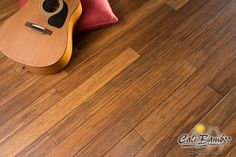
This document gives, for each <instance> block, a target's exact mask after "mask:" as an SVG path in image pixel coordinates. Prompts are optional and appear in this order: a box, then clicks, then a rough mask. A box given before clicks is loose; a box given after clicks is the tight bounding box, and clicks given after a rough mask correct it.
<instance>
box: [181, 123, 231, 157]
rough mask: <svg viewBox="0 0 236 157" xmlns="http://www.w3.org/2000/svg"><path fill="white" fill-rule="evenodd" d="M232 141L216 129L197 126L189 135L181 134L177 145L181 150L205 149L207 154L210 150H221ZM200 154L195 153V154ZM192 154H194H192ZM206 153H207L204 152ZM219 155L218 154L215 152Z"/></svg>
mask: <svg viewBox="0 0 236 157" xmlns="http://www.w3.org/2000/svg"><path fill="white" fill-rule="evenodd" d="M231 141H232V138H231V137H230V136H227V135H224V134H222V133H221V132H220V130H219V129H218V128H217V127H212V126H210V127H207V128H206V127H205V126H204V125H203V124H197V125H196V126H195V127H194V129H193V130H192V131H191V133H189V134H187V133H185V134H182V135H181V136H179V138H178V144H179V145H180V146H181V147H182V148H206V149H207V150H209V152H211V153H212V151H210V150H211V149H212V148H213V149H214V148H218V150H222V149H223V147H224V146H225V145H226V144H229V143H230V142H231ZM196 152H197V153H198V154H199V153H201V152H200V151H195V153H196ZM192 153H194V152H192ZM204 153H207V151H204ZM217 153H219V152H217Z"/></svg>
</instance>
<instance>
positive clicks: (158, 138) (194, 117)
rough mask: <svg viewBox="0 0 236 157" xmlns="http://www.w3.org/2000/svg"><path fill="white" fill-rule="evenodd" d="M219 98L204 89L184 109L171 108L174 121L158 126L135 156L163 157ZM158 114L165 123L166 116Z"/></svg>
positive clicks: (214, 93) (177, 105)
mask: <svg viewBox="0 0 236 157" xmlns="http://www.w3.org/2000/svg"><path fill="white" fill-rule="evenodd" d="M220 98H221V97H220V96H219V95H218V94H217V93H216V92H215V91H214V90H212V89H211V88H209V87H206V88H204V89H203V90H202V91H201V92H200V93H199V94H198V95H197V96H196V97H194V98H193V99H192V100H191V101H190V102H189V103H188V104H187V105H185V106H184V107H183V106H181V107H179V105H180V104H176V106H173V109H172V110H170V112H172V111H173V110H175V111H176V112H175V114H174V113H170V114H173V117H174V118H173V119H174V120H171V121H169V122H168V123H166V124H165V125H160V127H161V128H160V129H159V130H158V134H156V135H155V136H154V137H153V138H152V139H151V140H150V141H149V143H147V144H146V145H145V147H144V148H142V149H141V151H140V152H139V153H138V154H137V156H143V155H149V156H165V155H166V153H167V152H168V150H169V149H171V148H172V146H173V145H176V141H177V138H178V136H179V135H181V134H182V133H183V132H185V130H189V129H192V126H193V125H195V123H196V122H197V121H198V120H199V119H201V117H202V116H204V115H205V114H206V113H207V112H209V111H210V110H211V109H212V108H213V107H214V105H215V104H216V103H217V102H218V101H219V100H220ZM160 114H161V119H160V120H163V121H165V119H166V118H168V114H162V113H161V112H160ZM158 123H159V121H158ZM180 124H181V125H180ZM167 139H169V140H167ZM181 155H182V154H181Z"/></svg>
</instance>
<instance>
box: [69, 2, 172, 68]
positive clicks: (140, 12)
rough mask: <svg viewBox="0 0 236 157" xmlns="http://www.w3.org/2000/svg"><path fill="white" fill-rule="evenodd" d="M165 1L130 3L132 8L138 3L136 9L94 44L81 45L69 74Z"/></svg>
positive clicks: (99, 37) (95, 40)
mask: <svg viewBox="0 0 236 157" xmlns="http://www.w3.org/2000/svg"><path fill="white" fill-rule="evenodd" d="M166 1H167V0H158V1H156V0H149V1H130V5H132V6H136V5H137V3H138V5H137V6H138V8H134V9H133V10H132V11H131V12H129V13H128V14H127V15H126V16H125V17H124V19H123V20H122V21H120V22H119V23H118V24H117V25H115V26H114V27H111V28H110V29H109V30H107V31H106V32H104V33H102V35H101V36H98V37H97V38H96V39H94V42H96V44H93V43H90V44H87V45H83V48H81V49H80V52H81V53H80V54H79V57H77V56H76V57H75V58H74V59H73V60H72V62H71V63H73V64H71V65H70V67H68V69H69V72H71V71H73V70H74V69H76V68H77V67H79V66H81V65H82V64H84V63H85V62H87V61H88V60H89V59H90V58H91V57H94V56H95V55H96V54H98V52H100V51H101V50H103V49H104V48H105V47H107V46H108V45H109V44H111V43H112V42H113V41H115V40H117V39H118V38H119V37H121V36H122V35H123V34H124V33H126V32H127V31H128V30H129V29H131V28H132V27H134V26H135V25H136V24H138V23H139V22H140V21H142V20H144V19H145V18H147V16H148V15H150V14H151V13H153V12H154V11H156V10H157V9H158V8H160V7H161V6H162V5H163V4H165V2H166ZM144 2H145V3H144ZM134 15H135V16H134Z"/></svg>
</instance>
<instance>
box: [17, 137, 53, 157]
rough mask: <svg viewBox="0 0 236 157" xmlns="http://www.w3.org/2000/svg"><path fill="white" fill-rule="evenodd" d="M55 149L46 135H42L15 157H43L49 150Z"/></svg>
mask: <svg viewBox="0 0 236 157" xmlns="http://www.w3.org/2000/svg"><path fill="white" fill-rule="evenodd" d="M54 147H56V144H55V143H54V141H53V140H52V138H51V137H50V136H49V135H48V134H47V133H45V134H43V135H42V136H41V137H39V138H38V139H37V140H36V141H34V142H33V143H32V144H31V145H30V146H28V147H27V148H25V149H24V150H23V151H21V152H20V153H19V154H17V155H16V157H33V156H35V157H36V156H38V157H39V156H44V155H45V154H46V153H47V152H48V151H49V150H51V149H53V148H54Z"/></svg>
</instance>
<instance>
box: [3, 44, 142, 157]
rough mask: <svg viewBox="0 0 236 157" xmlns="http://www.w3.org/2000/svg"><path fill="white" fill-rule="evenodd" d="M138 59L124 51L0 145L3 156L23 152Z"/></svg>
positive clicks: (132, 53) (131, 51) (128, 50)
mask: <svg viewBox="0 0 236 157" xmlns="http://www.w3.org/2000/svg"><path fill="white" fill-rule="evenodd" d="M138 57H139V55H137V53H135V52H134V51H133V50H131V49H127V50H126V51H124V52H123V53H122V54H121V55H120V56H118V57H117V58H116V59H114V60H112V61H111V62H110V63H109V64H108V65H106V66H105V67H104V68H103V69H101V70H100V71H98V72H97V73H96V74H95V75H93V76H92V77H91V78H90V79H88V80H87V81H86V82H85V83H84V84H82V85H81V86H79V87H78V88H76V89H75V90H73V92H71V93H70V94H69V95H67V96H66V97H65V98H63V99H62V100H61V101H60V102H59V103H57V104H55V105H54V106H53V107H51V108H50V109H49V110H47V111H46V112H44V113H43V114H41V115H40V116H39V117H38V118H36V119H35V120H34V121H33V122H32V123H30V124H29V125H28V126H27V127H25V128H24V129H22V130H21V131H19V132H17V133H16V134H15V135H14V136H12V137H11V138H9V139H8V140H7V141H5V142H3V143H2V144H0V152H1V155H3V156H14V155H16V154H17V153H19V152H20V151H22V150H23V149H24V148H26V147H27V146H28V145H30V144H31V143H32V142H33V141H34V140H36V139H37V138H39V137H40V136H41V135H42V134H43V133H45V132H46V131H47V130H48V129H49V128H51V127H52V126H53V125H55V124H56V123H57V122H59V121H60V120H61V119H63V118H64V117H65V116H66V115H67V114H68V113H70V112H71V111H72V110H74V109H75V108H77V107H78V106H79V105H80V104H81V103H82V102H83V101H84V100H86V99H87V98H88V97H89V96H91V95H92V94H94V93H95V92H96V91H98V90H99V89H100V88H101V87H103V86H104V85H105V84H106V83H107V82H109V81H110V80H111V79H112V78H114V77H115V76H116V75H118V74H119V73H120V72H121V71H122V70H124V69H125V68H126V67H127V66H129V65H130V64H132V63H133V62H134V61H135V60H136V59H137V58H138ZM97 82H99V83H97ZM65 104H66V107H65ZM49 119H50V120H49ZM16 141H17V142H16Z"/></svg>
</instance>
